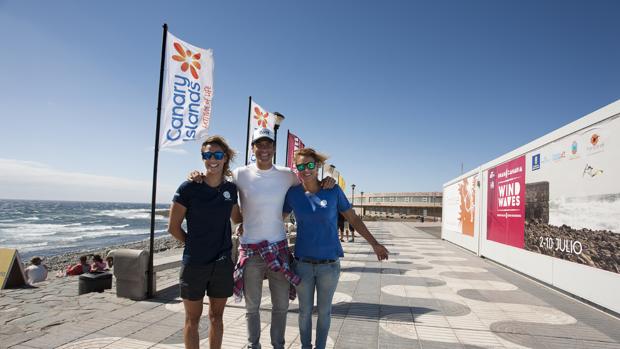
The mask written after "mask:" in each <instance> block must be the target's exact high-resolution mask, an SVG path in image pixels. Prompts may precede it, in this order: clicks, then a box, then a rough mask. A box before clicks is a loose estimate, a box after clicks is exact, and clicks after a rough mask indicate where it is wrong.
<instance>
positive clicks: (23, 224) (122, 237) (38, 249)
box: [0, 200, 170, 260]
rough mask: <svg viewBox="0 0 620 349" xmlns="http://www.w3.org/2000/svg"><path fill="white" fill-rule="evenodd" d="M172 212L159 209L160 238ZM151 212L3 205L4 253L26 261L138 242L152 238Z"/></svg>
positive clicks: (101, 206)
mask: <svg viewBox="0 0 620 349" xmlns="http://www.w3.org/2000/svg"><path fill="white" fill-rule="evenodd" d="M169 207H170V206H169V205H168V204H160V205H157V206H156V208H157V211H156V215H155V236H156V237H158V236H162V235H165V234H168V233H167V230H166V229H167V224H168V218H167V216H166V215H165V214H164V213H165V212H166V211H167V210H168V208H169ZM150 212H151V205H150V204H133V203H111V202H75V201H34V200H33V201H31V200H0V247H9V248H16V249H18V250H19V253H20V256H21V257H22V259H23V260H27V259H29V258H30V257H31V256H34V255H41V256H52V255H57V254H62V253H66V252H73V251H79V250H86V249H95V248H102V247H108V246H112V245H118V244H125V243H130V242H136V241H140V240H144V239H148V238H149V234H150V224H151V222H150V217H151V213H150Z"/></svg>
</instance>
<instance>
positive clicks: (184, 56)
mask: <svg viewBox="0 0 620 349" xmlns="http://www.w3.org/2000/svg"><path fill="white" fill-rule="evenodd" d="M174 48H175V50H177V52H178V53H179V54H178V55H173V56H172V59H174V60H175V61H177V62H182V64H181V70H182V71H184V72H186V71H187V69H189V71H190V72H191V73H192V76H193V77H194V79H198V70H200V68H201V66H200V52H198V53H194V54H193V53H192V51H190V50H187V49H185V48H184V47H183V46H182V45H181V44H179V43H178V42H175V43H174Z"/></svg>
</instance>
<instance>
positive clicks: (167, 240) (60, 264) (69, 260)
mask: <svg viewBox="0 0 620 349" xmlns="http://www.w3.org/2000/svg"><path fill="white" fill-rule="evenodd" d="M182 247H183V243H181V242H179V241H177V240H175V239H174V238H173V237H172V236H164V237H160V238H156V239H155V241H154V244H153V249H154V251H155V253H158V252H163V251H167V250H170V249H175V248H182ZM121 248H128V249H137V250H146V251H148V250H149V240H148V239H147V240H142V241H138V242H133V243H127V244H119V245H113V246H108V247H101V248H96V249H89V250H80V251H72V252H66V253H61V254H58V255H53V256H48V257H44V258H43V264H45V265H47V267H48V269H49V270H50V276H51V275H52V272H56V271H58V270H63V271H64V270H66V269H67V266H68V265H70V264H76V263H78V261H79V259H80V256H83V255H87V256H89V263H90V262H91V257H92V255H94V254H99V255H101V256H102V257H103V258H104V259H105V257H106V255H107V254H108V253H109V252H110V251H113V250H117V249H121ZM22 262H23V263H24V265H26V266H27V265H28V264H30V261H29V260H22Z"/></svg>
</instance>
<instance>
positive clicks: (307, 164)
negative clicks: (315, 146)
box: [295, 161, 316, 172]
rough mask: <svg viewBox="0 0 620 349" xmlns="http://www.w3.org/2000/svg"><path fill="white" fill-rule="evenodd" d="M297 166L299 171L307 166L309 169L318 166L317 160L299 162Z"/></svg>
mask: <svg viewBox="0 0 620 349" xmlns="http://www.w3.org/2000/svg"><path fill="white" fill-rule="evenodd" d="M295 167H297V171H299V172H301V171H303V170H305V169H306V168H307V169H308V170H314V168H315V167H316V162H314V161H310V162H306V163H305V164H297V165H295Z"/></svg>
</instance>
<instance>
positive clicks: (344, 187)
mask: <svg viewBox="0 0 620 349" xmlns="http://www.w3.org/2000/svg"><path fill="white" fill-rule="evenodd" d="M338 185H339V186H340V188H341V189H342V191H346V190H347V183H346V182H345V181H344V177H342V175H340V176H339V177H338Z"/></svg>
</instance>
